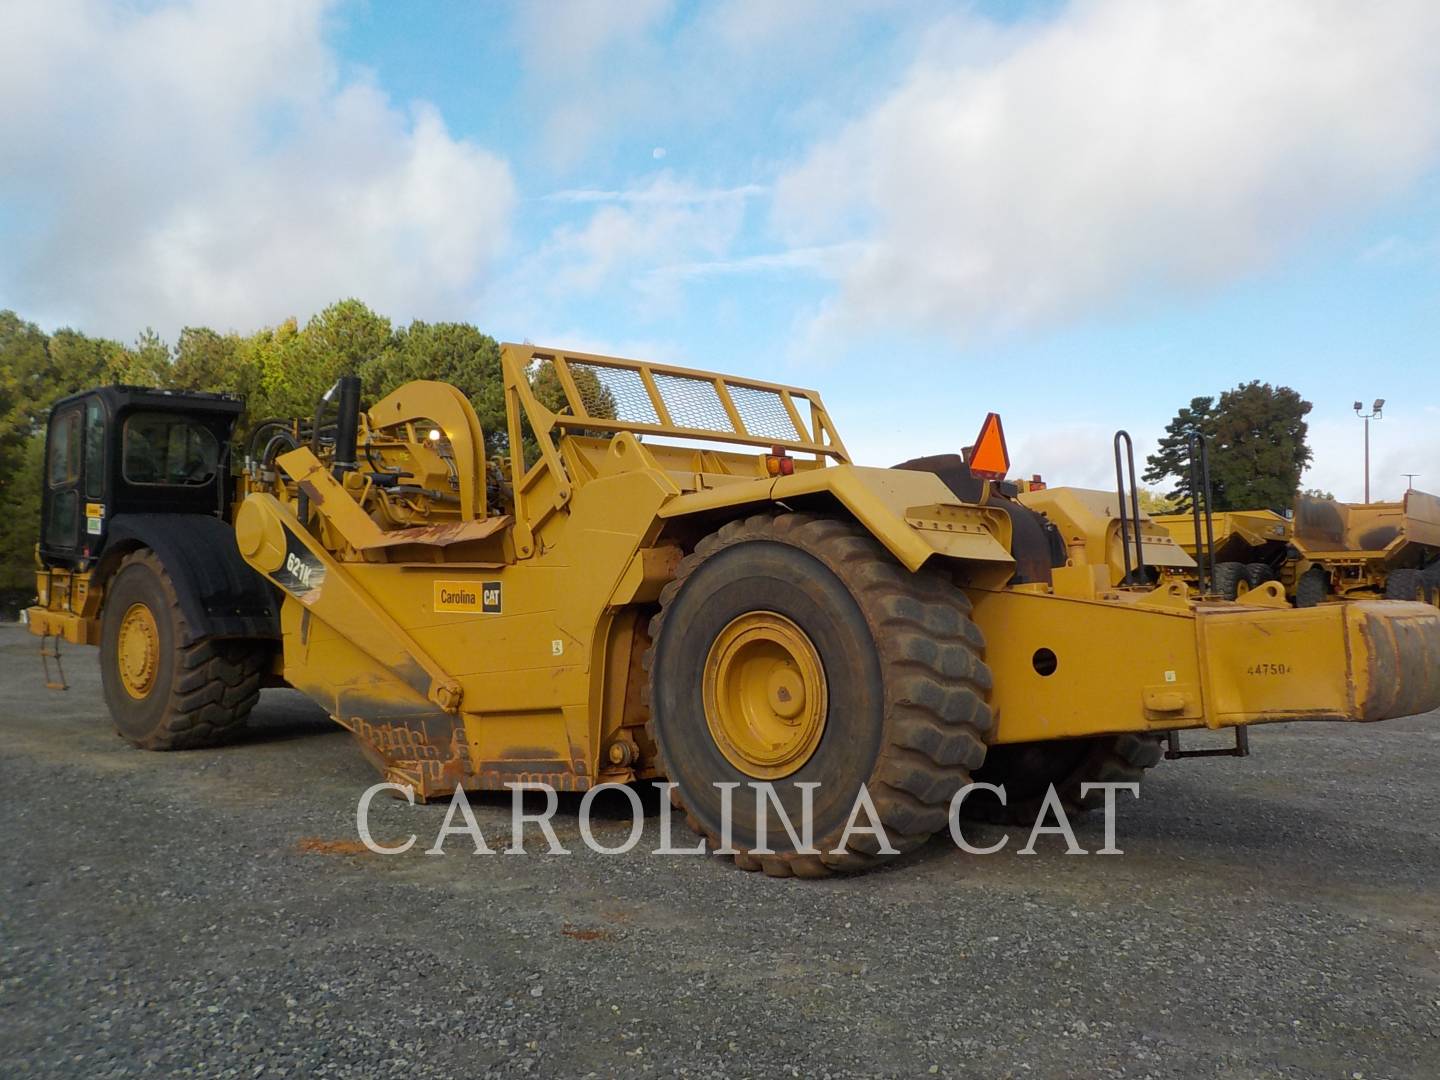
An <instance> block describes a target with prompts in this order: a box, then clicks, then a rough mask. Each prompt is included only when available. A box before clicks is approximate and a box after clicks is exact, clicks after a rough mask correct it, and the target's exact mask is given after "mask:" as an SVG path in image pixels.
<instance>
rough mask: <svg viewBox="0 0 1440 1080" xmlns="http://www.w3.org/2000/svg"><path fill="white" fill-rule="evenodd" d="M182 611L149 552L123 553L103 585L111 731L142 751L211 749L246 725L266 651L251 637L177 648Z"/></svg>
mask: <svg viewBox="0 0 1440 1080" xmlns="http://www.w3.org/2000/svg"><path fill="white" fill-rule="evenodd" d="M186 630H187V627H186V623H185V616H184V615H183V614H182V613H181V611H180V601H179V598H178V596H177V595H176V592H175V584H174V582H173V581H171V579H170V575H169V574H168V573H167V572H166V570H165V567H164V565H163V564H162V563H161V562H160V559H159V558H158V557H157V556H156V555H155V553H154V552H153V551H149V550H142V551H138V552H135V553H134V554H132V555H129V556H127V557H126V558H125V561H124V562H123V563H121V564H120V569H119V570H117V571H116V573H115V576H114V577H113V578H112V579H111V580H110V583H109V584H108V585H107V586H106V589H105V607H104V611H103V613H102V615H101V620H100V679H101V683H102V685H103V686H104V690H105V703H106V704H107V705H108V706H109V708H110V717H111V719H112V720H113V721H114V723H115V730H116V731H117V732H118V733H119V734H120V736H121V737H122V738H124V739H125V740H126V741H128V742H130V743H131V744H132V745H134V746H137V747H139V748H140V749H142V750H190V749H195V748H199V747H204V746H214V745H216V744H217V743H221V742H224V741H225V740H227V739H229V738H230V737H231V736H233V735H234V733H235V732H236V731H238V730H239V729H240V728H242V727H243V726H244V724H245V717H246V716H247V715H249V712H250V709H251V707H252V706H253V705H254V704H255V702H256V700H257V699H258V698H259V696H260V674H261V668H262V667H263V665H264V662H265V657H266V651H265V648H264V646H263V645H259V644H257V643H255V642H253V641H222V640H214V639H207V638H202V639H200V640H199V641H195V642H192V643H191V644H189V645H182V644H181V642H182V641H184V640H185V636H186Z"/></svg>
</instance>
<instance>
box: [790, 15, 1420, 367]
mask: <svg viewBox="0 0 1440 1080" xmlns="http://www.w3.org/2000/svg"><path fill="white" fill-rule="evenodd" d="M1437 37H1440V4H1435V3H1432V2H1429V0H1397V2H1394V3H1387V4H1369V5H1355V4H1351V3H1346V2H1343V0H1271V2H1268V3H1265V4H1243V3H1228V4H1227V3H1217V2H1214V0H1174V2H1170V3H1164V4H1159V3H1151V2H1148V0H1107V2H1098V0H1081V2H1077V3H1074V4H1072V5H1070V6H1069V7H1067V8H1066V9H1064V10H1063V11H1062V12H1061V13H1060V14H1059V15H1058V16H1056V17H1054V18H1053V19H1051V20H1048V21H1045V22H1035V23H1021V24H1019V25H1017V26H1015V27H1011V28H1008V29H1001V28H997V27H996V26H994V25H993V24H990V23H986V22H983V21H980V20H975V19H968V18H967V19H957V20H951V21H949V22H947V23H946V24H945V25H944V26H943V27H940V28H938V29H937V30H935V31H934V32H933V33H932V34H931V36H930V39H929V41H928V44H927V46H926V47H925V48H924V49H922V50H921V53H920V56H919V58H918V59H917V60H916V61H915V62H914V64H913V65H912V67H911V68H910V69H909V71H908V72H907V73H906V75H905V76H904V78H903V79H902V80H901V82H900V84H899V86H898V88H897V89H895V90H894V91H893V92H892V93H891V94H890V95H889V96H888V97H886V98H885V99H884V100H883V101H881V102H880V103H879V104H878V105H875V106H874V107H873V108H872V109H870V111H869V112H868V113H867V114H866V115H864V116H863V117H861V118H860V119H858V120H857V121H855V122H853V123H851V124H850V125H849V126H848V127H847V128H846V129H845V130H843V131H841V132H840V133H839V134H837V135H836V136H835V137H833V138H831V139H828V140H827V141H824V142H822V143H821V144H819V145H817V146H815V147H813V148H812V149H811V150H810V151H809V153H808V154H807V155H806V156H805V158H804V159H803V161H801V162H800V163H799V164H798V165H797V166H796V167H794V168H793V169H792V170H790V171H789V172H788V173H787V174H786V175H785V176H783V177H782V179H781V181H780V183H779V184H778V186H777V196H776V208H775V221H776V223H777V224H778V225H779V227H780V228H781V229H782V230H783V231H784V232H785V234H786V235H787V236H788V237H789V239H790V241H791V242H793V243H795V244H797V245H812V244H818V243H827V242H830V241H833V240H837V239H840V240H852V241H853V240H858V239H864V240H867V241H868V242H869V248H868V250H867V251H866V252H865V253H864V254H863V256H862V257H860V258H857V259H856V260H854V261H853V263H852V264H851V265H850V267H849V268H848V270H847V272H846V274H845V276H844V278H843V281H842V284H841V288H840V292H839V295H838V296H837V297H836V299H835V301H834V303H833V304H832V305H831V307H830V308H829V310H828V312H827V313H826V314H825V315H824V316H823V319H824V320H825V323H826V326H827V327H828V328H829V329H830V330H832V331H843V330H847V329H853V328H854V327H855V326H857V325H860V326H876V325H885V324H892V325H893V324H894V323H895V322H896V321H897V320H899V321H903V322H905V323H906V324H907V325H909V326H910V327H912V328H924V329H933V330H938V331H940V332H942V333H945V334H947V335H949V336H951V337H952V338H954V339H956V340H961V341H964V340H968V339H969V338H970V337H971V336H972V335H974V334H975V333H977V332H985V331H993V330H997V329H1001V330H1003V329H1006V328H1009V327H1015V326H1027V325H1035V324H1043V323H1047V322H1052V321H1056V320H1062V319H1065V318H1069V317H1075V316H1077V315H1080V314H1089V313H1091V312H1093V311H1096V310H1104V309H1106V308H1110V307H1113V306H1115V305H1116V304H1119V303H1123V302H1124V301H1125V300H1126V299H1127V298H1129V297H1131V296H1134V295H1137V294H1140V293H1142V292H1147V291H1151V290H1155V289H1160V290H1177V289H1191V288H1197V287H1198V288H1205V287H1210V286H1214V285H1216V284H1219V283H1223V282H1225V281H1228V280H1231V279H1233V278H1234V277H1236V276H1237V275H1243V274H1245V273H1248V272H1251V271H1254V270H1256V269H1258V268H1262V267H1264V266H1265V265H1266V264H1267V263H1269V262H1270V261H1271V260H1273V259H1275V258H1276V257H1277V256H1279V255H1281V254H1283V253H1284V252H1285V251H1286V250H1287V249H1289V248H1291V247H1292V246H1293V245H1295V244H1296V243H1297V242H1298V241H1300V240H1301V239H1302V238H1304V237H1306V236H1307V235H1309V234H1310V232H1311V231H1312V230H1314V229H1316V228H1318V227H1321V226H1322V225H1324V224H1325V223H1326V222H1330V221H1333V220H1335V219H1336V218H1337V217H1343V216H1344V215H1345V214H1347V213H1353V212H1357V211H1360V210H1363V209H1364V208H1366V207H1368V206H1370V205H1373V204H1374V203H1376V202H1377V201H1379V200H1380V199H1382V198H1384V197H1385V196H1387V195H1390V194H1393V193H1394V192H1396V191H1397V190H1399V189H1401V188H1403V187H1404V186H1405V185H1407V184H1408V183H1410V182H1412V181H1414V180H1415V179H1416V178H1417V177H1418V176H1420V175H1421V174H1422V173H1423V171H1424V170H1425V169H1426V168H1427V167H1428V166H1430V165H1431V164H1432V163H1433V162H1434V160H1435V157H1436V153H1437V149H1440V61H1437V59H1436V53H1435V49H1434V42H1435V41H1436V40H1437Z"/></svg>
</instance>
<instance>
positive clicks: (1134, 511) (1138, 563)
mask: <svg viewBox="0 0 1440 1080" xmlns="http://www.w3.org/2000/svg"><path fill="white" fill-rule="evenodd" d="M1122 439H1123V440H1124V441H1125V464H1126V466H1127V467H1128V470H1129V477H1130V521H1131V524H1132V525H1133V527H1134V531H1135V573H1136V574H1139V575H1142V576H1143V574H1144V570H1145V548H1144V545H1143V543H1142V541H1141V539H1140V489H1139V488H1138V487H1137V486H1136V484H1135V444H1134V442H1132V441H1131V439H1130V433H1129V432H1128V431H1126V430H1124V429H1123V428H1122V429H1121V430H1119V431H1117V432H1115V489H1116V494H1117V495H1118V496H1119V498H1120V550H1121V552H1122V553H1123V554H1124V559H1125V578H1124V583H1125V584H1129V583H1130V574H1131V570H1130V543H1129V541H1128V540H1127V539H1126V537H1125V524H1126V514H1125V473H1124V472H1122V470H1121V467H1120V466H1121V459H1120V441H1121V440H1122Z"/></svg>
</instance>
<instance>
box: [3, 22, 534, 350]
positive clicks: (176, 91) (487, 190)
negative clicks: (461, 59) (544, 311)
mask: <svg viewBox="0 0 1440 1080" xmlns="http://www.w3.org/2000/svg"><path fill="white" fill-rule="evenodd" d="M328 6H329V5H328V4H327V3H325V2H323V0H263V2H256V3H249V4H243V5H241V4H231V3H225V2H221V0H195V2H193V3H164V4H158V5H157V4H147V5H139V6H133V7H131V6H126V7H115V6H111V5H106V4H102V3H99V2H98V0H63V2H56V0H33V2H32V0H19V2H11V3H8V4H6V5H4V6H3V7H0V102H3V103H4V107H3V109H0V143H3V144H4V145H6V146H8V147H21V148H23V152H22V153H18V154H10V155H7V156H6V157H5V158H4V159H0V206H4V205H8V206H9V207H10V208H11V210H12V213H11V214H10V215H9V216H10V219H11V221H12V223H13V222H15V221H16V220H17V219H18V221H19V225H18V226H17V232H18V236H16V237H12V240H11V243H10V245H9V246H10V250H9V252H8V253H7V257H6V258H5V260H4V262H3V263H0V299H3V300H4V302H6V303H8V304H13V305H14V306H16V307H19V308H21V309H23V310H25V311H26V313H27V314H29V315H31V316H32V317H37V318H41V319H42V320H45V321H51V322H58V321H62V320H63V321H74V322H75V323H77V324H79V325H81V326H82V327H84V328H86V329H93V330H96V331H100V332H105V333H113V334H120V335H124V336H129V335H130V334H132V333H133V332H134V331H135V330H136V329H137V328H138V327H140V326H143V325H145V324H147V323H148V324H151V325H154V326H156V327H157V328H159V329H161V330H162V332H166V333H172V334H173V333H174V331H175V330H176V329H178V328H179V326H181V325H183V324H185V323H206V324H210V325H215V326H218V327H222V328H228V327H235V328H249V327H252V326H255V325H257V324H260V323H264V322H270V321H274V320H276V319H279V318H282V317H284V316H286V315H289V314H299V315H302V316H303V315H305V314H308V313H309V312H312V311H314V310H315V309H317V308H318V307H320V306H322V305H323V304H325V303H327V302H329V301H331V300H334V299H336V298H338V297H341V296H348V295H354V296H359V297H360V298H362V299H364V300H366V301H367V302H369V303H371V304H373V305H375V306H376V307H378V308H381V309H383V310H385V311H386V312H387V313H389V314H392V315H395V316H399V317H407V316H411V315H417V316H437V315H441V314H445V313H449V314H452V315H453V313H454V311H455V309H456V307H457V306H460V305H467V306H468V303H469V302H470V301H472V300H473V299H474V296H475V295H476V293H477V291H478V290H479V289H480V288H481V287H482V286H483V283H484V279H485V276H486V272H487V268H488V264H489V262H490V260H491V259H492V258H493V256H494V255H495V254H496V253H497V251H498V250H499V249H500V247H501V246H502V245H503V243H504V241H505V238H506V233H507V229H508V223H509V218H510V213H511V207H512V204H513V202H514V184H513V181H512V179H511V174H510V170H509V167H508V165H507V164H506V163H505V162H504V161H503V160H502V159H500V158H499V157H497V156H495V155H494V154H491V153H489V152H487V151H486V150H484V149H483V148H481V147H479V146H476V145H475V144H473V143H471V142H469V141H467V140H465V139H457V138H455V137H454V136H452V135H451V134H450V133H449V131H448V130H447V129H446V126H445V123H444V121H443V119H442V118H441V116H440V114H439V113H438V112H437V111H436V109H435V108H434V107H433V106H430V105H428V104H426V103H424V102H416V103H412V104H411V105H409V106H407V107H401V106H399V105H397V104H396V103H395V102H393V101H391V100H390V99H389V98H388V97H387V96H386V94H385V93H384V92H383V91H382V90H381V89H380V88H378V87H377V86H375V85H374V84H373V83H372V82H371V81H369V80H368V79H366V78H364V77H352V78H342V77H340V75H339V74H338V73H337V63H336V59H335V56H334V55H333V53H332V51H331V49H330V48H329V46H328V45H327V43H326V41H325V20H326V16H327V11H328Z"/></svg>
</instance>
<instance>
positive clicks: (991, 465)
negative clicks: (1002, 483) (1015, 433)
mask: <svg viewBox="0 0 1440 1080" xmlns="http://www.w3.org/2000/svg"><path fill="white" fill-rule="evenodd" d="M1009 471H1010V451H1009V450H1007V449H1006V448H1005V429H1004V428H1003V427H1001V426H1000V414H999V413H993V412H992V413H989V414H987V415H986V417H985V423H983V424H981V425H980V436H979V438H977V439H976V440H975V448H974V449H973V450H972V451H971V452H970V475H971V476H974V477H976V478H977V479H979V480H1004V479H1005V474H1006V473H1008V472H1009Z"/></svg>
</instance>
